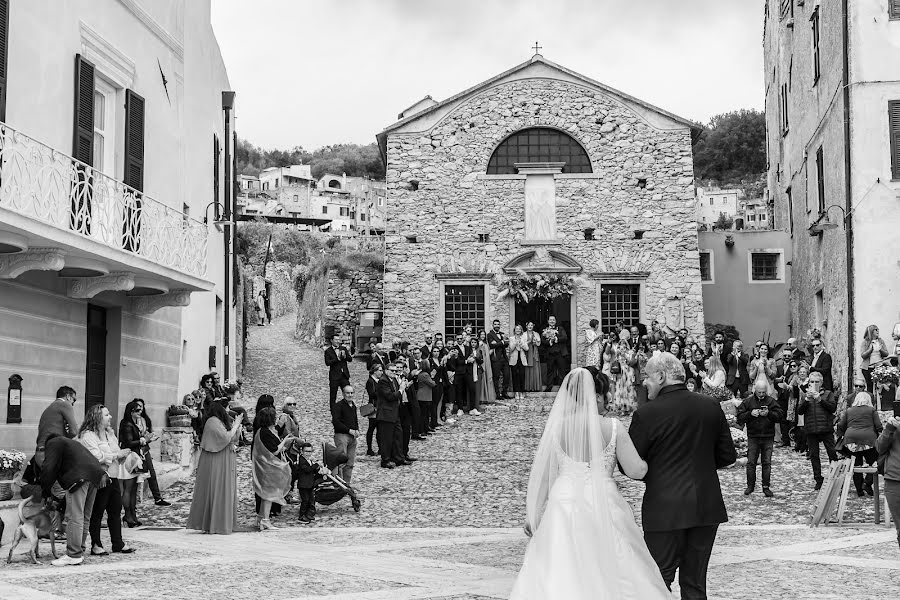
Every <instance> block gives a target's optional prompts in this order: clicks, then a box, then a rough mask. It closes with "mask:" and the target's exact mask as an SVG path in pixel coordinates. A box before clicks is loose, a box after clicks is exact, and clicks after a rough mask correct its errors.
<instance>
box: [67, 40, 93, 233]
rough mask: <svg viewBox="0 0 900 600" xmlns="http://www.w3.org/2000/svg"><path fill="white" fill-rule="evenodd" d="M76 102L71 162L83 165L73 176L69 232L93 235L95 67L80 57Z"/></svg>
mask: <svg viewBox="0 0 900 600" xmlns="http://www.w3.org/2000/svg"><path fill="white" fill-rule="evenodd" d="M74 100H75V110H74V115H73V119H72V158H74V159H75V160H77V161H80V162H79V163H75V164H74V167H75V169H74V172H73V175H72V191H71V193H70V199H71V201H70V213H69V228H70V229H72V230H74V231H77V232H79V233H82V234H84V235H90V233H91V222H92V219H93V215H92V202H91V200H92V198H93V185H94V175H93V172H92V170H91V169H90V168H88V167H90V166H92V165H93V164H94V65H93V64H92V63H91V62H90V61H88V60H86V59H85V58H84V57H83V56H81V55H80V54H76V55H75V98H74ZM80 163H84V164H80ZM84 165H88V167H85V166H84Z"/></svg>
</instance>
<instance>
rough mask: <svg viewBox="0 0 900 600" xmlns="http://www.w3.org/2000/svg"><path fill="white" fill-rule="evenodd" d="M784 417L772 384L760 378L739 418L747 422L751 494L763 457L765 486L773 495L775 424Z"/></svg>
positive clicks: (768, 493) (767, 494) (746, 399)
mask: <svg viewBox="0 0 900 600" xmlns="http://www.w3.org/2000/svg"><path fill="white" fill-rule="evenodd" d="M783 417H784V412H783V411H782V410H781V406H780V405H779V404H778V400H777V399H775V398H773V397H771V396H769V395H768V386H767V385H766V383H765V382H764V381H757V382H756V384H755V385H754V386H753V394H751V395H750V396H747V397H746V398H744V400H743V401H742V402H741V404H740V406H738V409H737V421H738V423H739V424H741V425H746V426H747V489H746V490H744V495H745V496H749V495H750V494H752V493H753V490H754V489H755V488H756V464H757V462H759V459H760V456H761V457H762V489H763V494H765V496H766V498H771V497H772V496H774V495H775V494H773V493H772V489H771V487H770V484H771V480H772V451H773V450H774V449H775V426H776V425H777V424H778V423H779V422H780V421H781V419H782V418H783Z"/></svg>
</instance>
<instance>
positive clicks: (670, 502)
mask: <svg viewBox="0 0 900 600" xmlns="http://www.w3.org/2000/svg"><path fill="white" fill-rule="evenodd" d="M628 433H629V434H630V435H631V439H632V440H633V441H634V445H635V448H637V451H638V454H640V455H641V458H643V459H644V460H645V461H647V466H648V467H649V470H648V471H647V476H646V477H644V483H645V484H646V485H647V489H646V490H645V492H644V502H643V508H642V515H643V517H642V518H643V525H644V531H672V530H675V529H688V528H691V527H701V526H704V525H715V524H718V523H724V522H726V521H727V520H728V513H727V512H726V510H725V502H724V500H723V499H722V489H721V487H720V485H719V474H718V473H717V472H716V470H717V469H721V468H723V467H727V466H728V465H730V464H732V463H733V462H734V461H735V460H737V453H736V451H735V449H734V442H733V441H732V440H731V431H730V430H729V427H728V422H727V421H726V420H725V413H724V412H722V409H721V407H720V406H719V403H718V402H716V401H715V400H713V399H712V398H710V397H708V396H703V395H701V394H695V393H693V392H689V391H687V388H686V387H685V386H684V384H678V385H670V386H666V387H664V388H663V389H662V390H660V393H659V395H658V396H657V397H656V398H655V399H653V400H651V401H650V402H648V403H647V404H644V405H643V406H641V407H640V408H638V409H637V411H636V412H635V413H634V416H633V417H632V420H631V428H630V429H629V430H628Z"/></svg>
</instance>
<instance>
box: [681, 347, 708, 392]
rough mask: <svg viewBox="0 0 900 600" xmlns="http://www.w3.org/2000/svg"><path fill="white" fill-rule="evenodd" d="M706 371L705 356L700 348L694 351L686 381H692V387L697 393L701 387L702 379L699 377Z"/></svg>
mask: <svg viewBox="0 0 900 600" xmlns="http://www.w3.org/2000/svg"><path fill="white" fill-rule="evenodd" d="M705 370H706V355H705V354H704V352H703V350H702V349H701V348H699V347H698V348H697V349H696V350H695V351H694V358H693V360H692V361H691V362H690V364H688V371H686V373H687V374H688V379H693V380H694V387H695V388H696V389H697V390H698V391H699V390H700V389H701V388H702V387H703V377H702V376H701V375H700V373H702V372H703V371H705Z"/></svg>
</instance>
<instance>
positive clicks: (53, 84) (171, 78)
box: [0, 0, 234, 452]
mask: <svg viewBox="0 0 900 600" xmlns="http://www.w3.org/2000/svg"><path fill="white" fill-rule="evenodd" d="M0 26H2V32H0V33H2V35H0V42H2V44H3V45H2V47H0V50H2V53H0V57H2V64H0V75H2V78H0V86H2V94H0V121H2V123H0V339H2V344H0V372H2V379H3V380H6V379H7V378H8V377H10V376H12V375H19V376H21V377H22V378H23V382H22V387H23V390H22V393H21V403H20V404H19V405H16V406H13V407H11V410H8V409H7V403H6V402H4V403H2V404H0V440H2V445H3V446H4V447H16V448H19V449H22V450H26V451H29V452H31V451H33V449H34V443H35V435H36V429H37V423H38V419H39V417H40V415H41V412H42V411H43V409H44V408H45V407H46V406H47V405H48V404H49V403H50V402H52V401H53V400H54V398H55V393H56V389H57V388H58V387H59V386H62V385H70V386H72V387H74V388H75V389H76V390H77V392H78V404H76V405H75V408H76V414H77V416H78V417H79V419H80V418H82V417H83V415H84V412H85V410H86V408H87V407H89V406H91V405H93V404H98V403H102V404H105V405H106V406H107V407H109V409H110V411H111V412H112V414H113V418H114V420H115V421H116V422H118V420H119V418H121V416H122V414H121V410H122V407H123V406H124V404H125V403H126V402H128V401H129V400H131V399H132V398H135V397H140V398H143V399H144V400H145V401H146V402H147V408H148V409H149V412H150V414H151V417H152V419H153V421H154V423H156V424H158V425H159V426H162V425H164V424H165V417H164V410H165V408H166V407H167V406H168V405H170V404H174V403H178V402H179V401H180V398H181V396H182V395H183V394H185V393H187V392H188V391H190V390H192V389H194V388H196V386H197V382H198V379H199V377H200V375H202V374H203V373H205V372H208V371H209V369H210V363H211V362H213V361H215V364H216V366H217V367H218V368H219V371H220V373H221V374H223V375H224V374H225V369H223V366H224V365H223V361H230V362H231V367H230V368H231V373H232V376H233V373H234V369H233V356H227V355H226V352H225V351H224V348H223V331H224V328H225V324H226V322H228V321H230V323H229V337H230V338H231V339H232V340H233V339H234V320H233V319H227V318H226V314H227V313H225V311H224V307H225V305H226V304H230V303H231V298H230V294H229V291H228V289H227V288H228V287H229V286H228V285H226V283H225V282H226V281H227V279H226V272H227V271H226V258H225V251H224V243H225V242H224V236H223V233H222V232H221V231H220V230H218V229H217V228H215V227H213V223H212V221H213V220H214V219H216V218H219V219H221V218H223V217H222V212H221V204H222V203H223V202H224V201H225V199H226V198H227V196H226V192H227V187H228V186H227V178H226V173H229V170H228V168H227V167H228V166H229V165H226V163H225V160H226V155H227V153H228V150H229V149H230V148H231V145H232V143H233V141H232V136H230V135H226V116H225V115H226V114H227V113H228V111H226V110H223V108H224V106H226V105H228V104H229V100H231V98H232V96H231V95H226V96H225V97H224V98H223V93H222V92H223V91H226V90H229V89H230V85H229V82H228V75H227V73H226V70H225V65H224V63H223V61H222V56H221V54H220V52H219V47H218V44H217V42H216V38H215V35H214V33H213V30H212V27H211V25H210V0H190V1H188V0H153V1H152V2H151V1H150V0H130V1H128V2H126V1H124V0H72V1H69V2H19V1H9V0H2V1H0ZM223 101H224V104H223ZM232 122H233V121H232ZM73 131H74V136H73ZM73 137H74V139H73ZM232 156H233V154H232ZM198 173H201V174H203V176H197V174H198ZM207 174H208V176H207ZM215 203H218V204H219V205H220V207H219V208H218V209H216V208H213V205H214V204H215ZM207 216H208V217H209V225H206V224H204V223H205V220H206V219H205V217H207ZM224 229H225V231H228V227H227V226H226V227H225V228H224ZM227 269H228V271H230V270H231V267H230V266H228V267H227Z"/></svg>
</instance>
